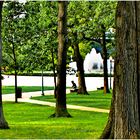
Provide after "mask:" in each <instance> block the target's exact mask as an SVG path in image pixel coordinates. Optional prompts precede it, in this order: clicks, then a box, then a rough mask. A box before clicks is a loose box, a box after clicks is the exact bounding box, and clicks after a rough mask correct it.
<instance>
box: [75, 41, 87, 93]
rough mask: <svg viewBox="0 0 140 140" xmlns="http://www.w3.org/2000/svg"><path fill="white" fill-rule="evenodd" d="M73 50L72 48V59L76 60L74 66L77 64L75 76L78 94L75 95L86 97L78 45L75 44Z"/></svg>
mask: <svg viewBox="0 0 140 140" xmlns="http://www.w3.org/2000/svg"><path fill="white" fill-rule="evenodd" d="M73 48H74V57H75V59H76V64H77V75H78V92H77V93H78V94H86V95H88V92H87V89H86V83H85V77H84V66H83V58H82V56H81V54H80V51H79V46H78V44H75V45H74V46H73Z"/></svg>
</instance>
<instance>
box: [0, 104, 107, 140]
mask: <svg viewBox="0 0 140 140" xmlns="http://www.w3.org/2000/svg"><path fill="white" fill-rule="evenodd" d="M3 106H4V112H5V118H6V120H7V121H8V123H9V126H10V129H8V130H0V139H11V138H12V139H97V138H99V136H100V135H101V133H102V131H103V129H104V127H105V124H106V122H107V117H108V114H106V113H97V112H88V111H78V110H68V111H69V113H70V114H71V115H72V116H73V117H72V118H48V117H49V116H50V115H51V114H53V113H54V108H52V107H48V106H42V105H34V104H28V103H18V104H16V103H11V102H4V105H3Z"/></svg>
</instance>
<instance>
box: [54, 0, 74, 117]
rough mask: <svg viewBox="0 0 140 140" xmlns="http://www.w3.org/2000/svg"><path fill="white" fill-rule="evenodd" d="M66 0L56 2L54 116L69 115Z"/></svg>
mask: <svg viewBox="0 0 140 140" xmlns="http://www.w3.org/2000/svg"><path fill="white" fill-rule="evenodd" d="M67 4H68V2H67V1H59V2H58V7H59V11H58V42H59V45H58V65H57V69H58V72H57V89H56V110H55V113H54V114H53V115H52V116H54V117H71V115H70V114H69V113H68V111H67V107H66V58H67V43H68V37H67Z"/></svg>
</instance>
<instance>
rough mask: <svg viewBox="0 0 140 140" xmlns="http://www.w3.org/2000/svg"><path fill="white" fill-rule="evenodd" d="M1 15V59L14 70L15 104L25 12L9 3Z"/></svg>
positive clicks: (13, 3) (15, 3) (19, 6)
mask: <svg viewBox="0 0 140 140" xmlns="http://www.w3.org/2000/svg"><path fill="white" fill-rule="evenodd" d="M3 14H4V15H3V46H4V47H3V51H4V53H3V54H4V55H3V59H4V62H5V63H6V65H7V66H8V67H9V68H10V69H11V70H14V74H15V102H17V96H16V95H17V94H16V93H17V74H18V71H19V69H20V65H21V64H22V62H21V61H20V59H21V58H22V56H21V55H20V52H21V50H22V47H21V46H22V45H23V43H24V38H23V33H22V31H23V18H22V16H25V10H24V8H23V4H21V3H19V2H16V1H11V2H6V4H5V5H4V12H3Z"/></svg>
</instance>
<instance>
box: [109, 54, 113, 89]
mask: <svg viewBox="0 0 140 140" xmlns="http://www.w3.org/2000/svg"><path fill="white" fill-rule="evenodd" d="M109 60H110V89H112V88H111V72H112V56H110V57H109Z"/></svg>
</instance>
